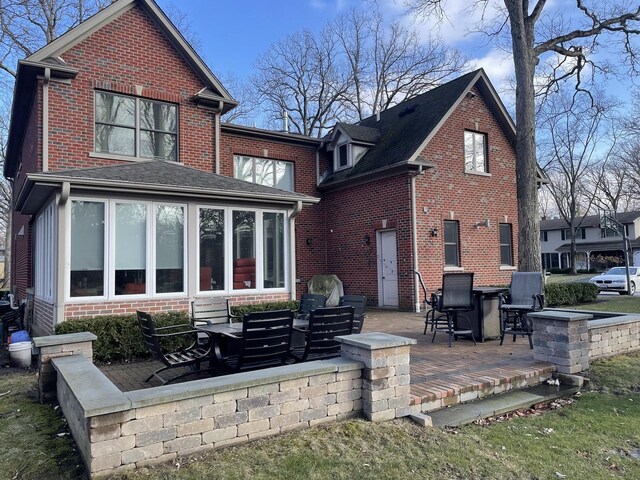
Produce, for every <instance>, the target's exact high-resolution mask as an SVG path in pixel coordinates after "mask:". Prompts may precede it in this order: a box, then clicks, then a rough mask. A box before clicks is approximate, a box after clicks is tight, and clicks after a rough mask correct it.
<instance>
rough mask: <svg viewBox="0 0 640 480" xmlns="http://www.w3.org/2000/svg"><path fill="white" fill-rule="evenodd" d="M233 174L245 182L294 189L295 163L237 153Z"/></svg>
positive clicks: (234, 159)
mask: <svg viewBox="0 0 640 480" xmlns="http://www.w3.org/2000/svg"><path fill="white" fill-rule="evenodd" d="M233 176H234V177H235V178H237V179H239V180H244V181H245V182H251V183H257V184H258V185H266V186H267V187H275V188H279V189H281V190H288V191H290V192H292V191H293V163H292V162H284V161H281V160H269V159H268V158H254V157H244V156H239V155H236V156H234V157H233Z"/></svg>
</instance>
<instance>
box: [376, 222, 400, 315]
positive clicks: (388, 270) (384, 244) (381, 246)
mask: <svg viewBox="0 0 640 480" xmlns="http://www.w3.org/2000/svg"><path fill="white" fill-rule="evenodd" d="M378 240H379V241H378V292H379V294H380V297H379V298H380V300H379V303H380V306H382V307H397V306H398V255H397V248H396V232H395V230H390V231H386V232H379V233H378Z"/></svg>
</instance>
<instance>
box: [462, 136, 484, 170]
mask: <svg viewBox="0 0 640 480" xmlns="http://www.w3.org/2000/svg"><path fill="white" fill-rule="evenodd" d="M464 170H465V172H472V173H487V172H488V168H487V134H486V133H480V132H472V131H469V130H465V132H464Z"/></svg>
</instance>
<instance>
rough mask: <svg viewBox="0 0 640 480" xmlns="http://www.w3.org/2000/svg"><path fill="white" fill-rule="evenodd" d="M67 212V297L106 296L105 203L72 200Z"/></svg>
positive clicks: (91, 200) (101, 201)
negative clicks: (68, 239)
mask: <svg viewBox="0 0 640 480" xmlns="http://www.w3.org/2000/svg"><path fill="white" fill-rule="evenodd" d="M69 210H70V213H69V215H70V217H71V218H70V221H69V225H70V235H69V238H70V242H69V244H70V248H69V249H68V250H67V255H68V258H69V274H68V281H69V291H68V295H69V296H70V297H71V298H79V297H93V298H95V297H99V298H104V297H105V296H106V291H105V285H107V282H106V273H107V272H106V269H105V265H108V262H107V251H106V249H105V245H106V232H107V230H106V228H105V226H106V225H105V224H106V222H105V220H106V219H107V218H108V216H107V201H105V200H99V199H80V198H78V199H72V200H71V208H70V209H69Z"/></svg>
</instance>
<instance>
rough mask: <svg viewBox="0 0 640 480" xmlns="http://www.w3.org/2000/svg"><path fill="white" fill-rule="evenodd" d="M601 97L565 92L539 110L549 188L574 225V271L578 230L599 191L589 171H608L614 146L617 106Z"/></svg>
mask: <svg viewBox="0 0 640 480" xmlns="http://www.w3.org/2000/svg"><path fill="white" fill-rule="evenodd" d="M597 98H598V101H597V103H592V99H591V97H590V96H589V95H587V94H586V93H580V94H571V93H570V92H564V91H561V92H560V93H556V94H554V95H553V96H551V97H549V99H548V101H547V102H546V104H545V106H544V108H543V109H542V111H541V114H540V127H539V133H540V141H539V145H540V148H539V156H540V159H541V161H542V162H543V163H544V165H545V167H544V168H545V170H546V171H547V172H548V174H549V178H550V180H551V182H550V183H549V184H548V185H547V187H548V189H549V192H550V193H551V196H552V197H553V200H554V203H555V204H556V206H557V208H558V212H559V213H560V216H561V218H563V219H564V220H565V221H566V222H567V225H568V227H569V229H568V230H569V240H570V242H571V248H570V253H571V255H570V262H571V272H572V273H576V232H577V230H578V229H579V228H580V226H581V225H582V221H583V220H584V217H585V216H586V215H587V214H588V213H589V210H590V209H591V208H592V205H593V203H594V201H595V199H596V198H597V195H598V191H597V190H596V189H595V188H593V184H592V183H591V182H590V181H589V174H591V175H593V174H596V173H597V172H602V171H603V168H602V166H603V165H604V164H605V163H606V159H607V158H608V155H609V154H610V152H611V150H612V148H613V146H614V145H615V143H608V142H609V141H611V139H612V137H611V136H610V135H609V126H610V121H609V120H610V118H609V117H608V115H609V114H610V113H611V110H612V108H613V105H612V104H611V103H608V102H607V101H606V99H605V98H604V96H603V95H598V96H597ZM596 183H599V179H596Z"/></svg>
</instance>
